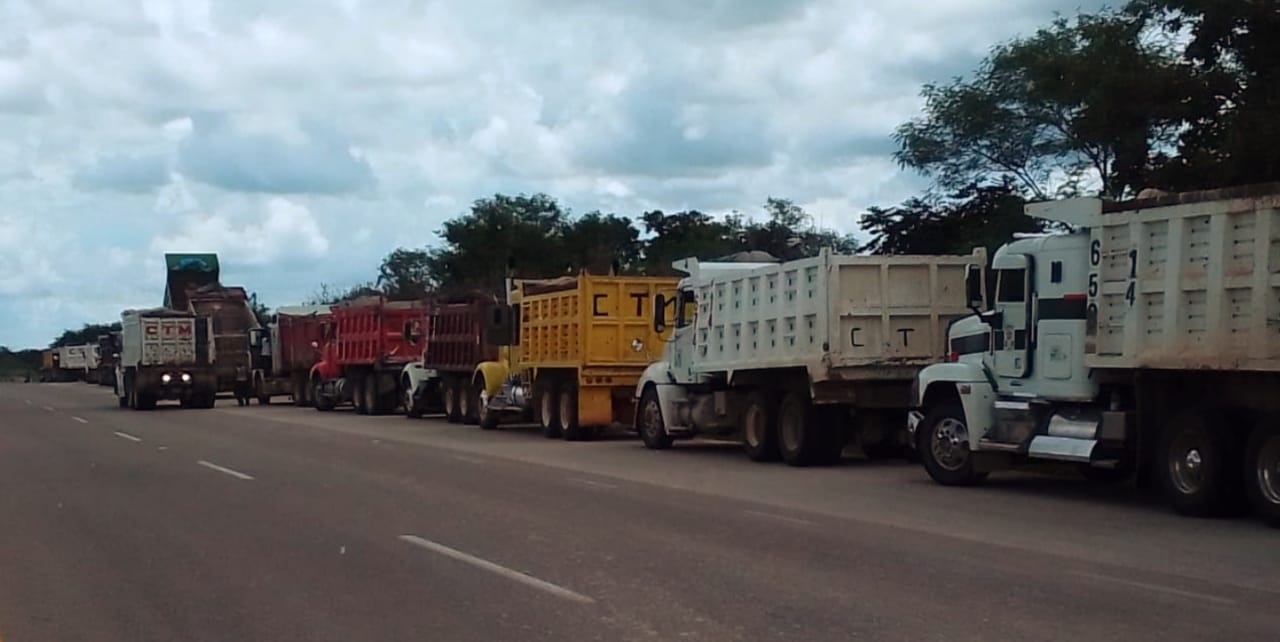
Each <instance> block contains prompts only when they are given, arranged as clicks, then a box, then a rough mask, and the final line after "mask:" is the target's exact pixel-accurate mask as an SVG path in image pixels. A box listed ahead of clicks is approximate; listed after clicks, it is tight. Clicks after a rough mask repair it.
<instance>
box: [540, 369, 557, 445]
mask: <svg viewBox="0 0 1280 642" xmlns="http://www.w3.org/2000/svg"><path fill="white" fill-rule="evenodd" d="M534 385H535V388H537V389H538V394H537V395H536V398H535V400H534V402H535V403H536V404H537V406H538V425H539V426H541V427H542V436H543V437H546V438H547V439H555V438H556V437H559V436H560V404H559V398H560V387H559V386H557V385H556V381H555V380H554V379H550V378H547V379H546V380H544V381H543V382H542V384H541V385H540V386H539V385H537V381H536V380H535V384H534Z"/></svg>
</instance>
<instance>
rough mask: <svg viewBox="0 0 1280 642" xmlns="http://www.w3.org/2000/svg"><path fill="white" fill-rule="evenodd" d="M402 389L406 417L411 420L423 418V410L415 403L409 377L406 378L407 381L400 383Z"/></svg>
mask: <svg viewBox="0 0 1280 642" xmlns="http://www.w3.org/2000/svg"><path fill="white" fill-rule="evenodd" d="M424 385H425V384H424ZM400 387H401V388H403V389H404V400H403V403H404V416H405V417H408V418H409V419H418V418H421V417H422V409H421V408H419V407H418V404H416V403H414V401H413V388H412V387H411V386H410V385H409V378H408V377H405V380H404V381H402V382H400Z"/></svg>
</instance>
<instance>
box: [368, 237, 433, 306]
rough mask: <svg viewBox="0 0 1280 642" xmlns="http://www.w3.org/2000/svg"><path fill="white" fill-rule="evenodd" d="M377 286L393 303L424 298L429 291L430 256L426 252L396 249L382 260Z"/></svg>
mask: <svg viewBox="0 0 1280 642" xmlns="http://www.w3.org/2000/svg"><path fill="white" fill-rule="evenodd" d="M377 286H378V288H379V289H381V290H382V292H383V293H384V294H386V295H387V298H388V299H391V300H393V301H413V300H419V299H423V298H425V297H426V296H427V293H428V292H430V291H431V255H430V254H429V253H428V252H427V251H426V250H409V249H405V248H402V247H401V248H396V249H395V250H393V251H392V252H391V253H390V254H388V255H387V256H386V258H384V259H382V265H380V266H379V267H378V281H377Z"/></svg>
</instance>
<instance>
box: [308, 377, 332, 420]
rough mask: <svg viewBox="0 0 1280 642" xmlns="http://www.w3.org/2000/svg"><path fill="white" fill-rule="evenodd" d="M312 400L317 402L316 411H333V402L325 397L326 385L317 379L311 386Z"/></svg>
mask: <svg viewBox="0 0 1280 642" xmlns="http://www.w3.org/2000/svg"><path fill="white" fill-rule="evenodd" d="M311 398H312V400H313V401H314V402H315V407H316V410H319V411H320V412H328V411H330V410H333V406H334V403H333V400H332V399H330V398H328V397H326V396H325V395H324V383H323V382H321V381H320V380H319V379H316V381H315V383H313V384H312V386H311Z"/></svg>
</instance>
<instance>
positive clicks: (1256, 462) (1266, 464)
mask: <svg viewBox="0 0 1280 642" xmlns="http://www.w3.org/2000/svg"><path fill="white" fill-rule="evenodd" d="M1245 484H1246V485H1245V489H1246V491H1247V492H1248V493H1249V501H1250V503H1252V504H1253V512H1254V514H1255V515H1257V516H1258V518H1259V519H1261V520H1262V521H1264V522H1266V523H1267V524H1270V525H1271V526H1275V527H1278V528H1280V430H1276V429H1275V428H1273V427H1272V426H1269V425H1267V426H1263V425H1259V426H1257V427H1256V428H1254V429H1253V434H1251V435H1250V436H1249V444H1248V447H1246V448H1245Z"/></svg>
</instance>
